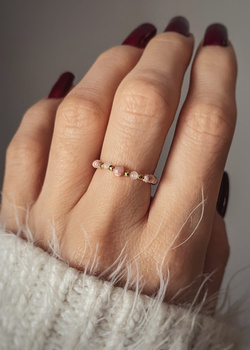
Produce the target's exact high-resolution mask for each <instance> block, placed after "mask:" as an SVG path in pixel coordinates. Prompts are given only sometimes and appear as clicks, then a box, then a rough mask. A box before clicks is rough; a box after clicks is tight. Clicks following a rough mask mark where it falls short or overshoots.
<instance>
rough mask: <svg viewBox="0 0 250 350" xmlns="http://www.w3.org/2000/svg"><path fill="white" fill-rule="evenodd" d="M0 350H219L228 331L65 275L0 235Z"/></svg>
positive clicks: (72, 273)
mask: <svg viewBox="0 0 250 350" xmlns="http://www.w3.org/2000/svg"><path fill="white" fill-rule="evenodd" d="M0 266H1V274H0V342H1V345H0V348H1V349H2V350H11V349H22V350H23V349H25V350H29V349H32V350H36V349H37V350H38V349H39V350H41V349H65V350H66V349H67V350H69V349H70V350H71V349H79V350H80V349H88V350H92V349H94V350H99V349H109V350H113V349H114V350H119V349H127V350H132V349H133V350H136V349H143V350H156V349H157V350H163V349H170V350H177V349H178V350H182V349H183V350H184V349H185V350H188V349H194V350H201V349H202V350H206V349H209V350H215V349H220V350H223V349H224V350H226V349H234V348H236V339H237V336H236V331H235V329H234V328H233V327H232V326H230V325H228V324H226V323H225V322H223V321H219V320H217V319H216V317H210V316H206V315H202V314H200V313H198V312H197V311H195V310H192V309H191V308H190V309H187V308H182V307H179V306H174V305H168V304H167V303H164V302H163V303H162V302H161V303H160V302H159V301H156V300H154V299H153V298H150V297H148V296H145V295H141V294H139V293H138V292H134V291H129V290H126V289H123V288H120V287H115V286H114V285H113V284H112V283H111V282H107V281H103V280H101V279H98V278H97V277H94V276H88V275H87V274H86V273H83V272H80V271H78V270H76V269H74V268H71V267H69V266H68V265H67V264H65V263H64V262H63V261H60V260H59V259H57V258H56V257H53V256H51V255H50V254H48V253H47V252H45V251H43V250H42V249H41V248H39V247H36V246H35V245H33V244H32V243H31V242H28V241H26V240H23V239H22V238H19V237H17V236H16V235H14V234H10V233H7V232H5V231H4V230H3V229H0Z"/></svg>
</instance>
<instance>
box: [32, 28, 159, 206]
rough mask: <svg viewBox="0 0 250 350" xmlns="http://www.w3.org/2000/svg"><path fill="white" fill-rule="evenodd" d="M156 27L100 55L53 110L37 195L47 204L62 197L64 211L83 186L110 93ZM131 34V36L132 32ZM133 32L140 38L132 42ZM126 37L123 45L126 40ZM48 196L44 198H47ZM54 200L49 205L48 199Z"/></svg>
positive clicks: (96, 152) (96, 149) (96, 151)
mask: <svg viewBox="0 0 250 350" xmlns="http://www.w3.org/2000/svg"><path fill="white" fill-rule="evenodd" d="M155 32H156V29H155V27H154V26H153V25H150V24H145V25H142V26H140V27H139V29H136V30H135V32H133V33H132V36H133V40H132V41H133V42H132V43H131V44H133V45H136V46H137V47H132V46H127V45H126V46H125V45H123V46H118V47H114V48H111V49H109V50H108V51H106V52H104V53H103V54H101V55H100V56H99V58H98V59H97V60H96V62H95V63H94V64H93V66H92V67H91V69H90V70H89V72H88V73H87V74H86V75H85V77H84V78H83V79H82V81H81V82H80V83H79V84H78V85H77V86H76V87H75V88H74V89H73V90H72V91H71V92H70V94H69V95H68V96H67V98H65V100H64V101H63V103H62V104H61V105H60V108H59V109H58V113H57V116H56V122H55V129H54V135H53V140H52V145H51V151H50V157H49V163H48V170H47V173H46V178H45V184H44V187H43V190H42V193H41V196H40V198H39V202H40V206H43V198H45V199H46V202H47V203H49V202H50V203H51V204H52V203H55V201H61V194H62V193H64V198H65V200H64V202H63V205H61V210H62V211H63V212H64V211H69V210H70V209H72V208H73V207H74V205H75V204H76V203H77V202H78V200H79V199H80V198H81V196H82V195H83V194H84V193H85V191H86V190H87V188H88V185H89V182H90V180H91V178H92V176H93V172H94V169H93V168H92V166H91V164H92V162H93V160H94V159H95V158H97V157H99V155H100V151H101V146H102V142H103V138H104V134H105V130H106V126H107V123H108V119H109V114H110V110H111V106H112V102H113V98H114V95H115V92H116V89H117V87H118V85H119V84H120V82H121V80H122V79H123V78H124V77H125V76H126V74H128V72H129V71H130V70H131V69H132V68H133V67H134V66H135V64H136V63H137V61H138V60H139V58H140V56H141V54H142V50H141V49H138V47H142V46H143V45H146V43H147V41H148V40H149V39H150V35H151V36H153V35H154V34H155ZM135 33H136V35H135ZM135 37H136V38H137V40H139V39H140V40H139V42H135V41H134V40H135ZM130 41H131V40H130V39H129V38H128V39H127V40H126V41H125V44H128V43H130ZM48 198H49V200H48ZM52 205H53V204H52Z"/></svg>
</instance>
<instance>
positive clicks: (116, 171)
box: [113, 165, 124, 176]
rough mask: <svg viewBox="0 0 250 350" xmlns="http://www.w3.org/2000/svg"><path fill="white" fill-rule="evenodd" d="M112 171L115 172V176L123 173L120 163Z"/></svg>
mask: <svg viewBox="0 0 250 350" xmlns="http://www.w3.org/2000/svg"><path fill="white" fill-rule="evenodd" d="M113 171H114V173H115V176H123V175H124V167H123V166H122V165H117V166H116V167H115V168H114V170H113Z"/></svg>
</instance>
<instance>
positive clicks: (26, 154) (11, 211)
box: [1, 72, 74, 230]
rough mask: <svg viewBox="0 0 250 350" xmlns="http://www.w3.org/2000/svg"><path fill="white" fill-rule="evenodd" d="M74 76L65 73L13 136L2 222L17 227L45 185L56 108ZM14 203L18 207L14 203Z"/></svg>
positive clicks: (26, 116) (3, 198) (3, 196)
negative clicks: (18, 221)
mask: <svg viewBox="0 0 250 350" xmlns="http://www.w3.org/2000/svg"><path fill="white" fill-rule="evenodd" d="M73 80H74V75H73V74H72V73H69V72H66V73H64V74H62V75H61V76H60V77H59V79H58V80H57V82H56V83H55V85H54V86H53V88H52V90H51V92H50V94H49V98H47V99H43V100H41V101H39V102H38V103H36V104H35V105H34V106H32V107H31V108H30V109H29V110H28V111H27V112H26V113H25V115H24V117H23V118H22V122H21V124H20V126H19V128H18V130H17V132H16V133H15V135H14V137H13V138H12V140H11V142H10V144H9V146H8V149H7V153H6V168H5V177H4V183H3V191H2V205H1V221H3V222H5V224H6V225H7V227H8V228H13V230H14V229H15V226H16V217H18V218H19V220H20V221H21V222H22V221H23V219H22V218H23V217H24V216H25V210H26V209H27V208H28V207H30V206H31V205H32V204H33V203H34V202H35V201H36V199H37V197H38V195H39V193H40V190H41V187H42V185H43V180H44V175H45V171H46V167H47V162H48V154H49V149H50V143H51V138H52V133H53V127H54V120H55V115H56V110H57V108H58V106H59V104H60V103H61V101H62V98H63V97H64V96H65V95H66V94H67V92H68V91H69V90H70V88H71V86H72V82H73ZM13 205H14V206H13Z"/></svg>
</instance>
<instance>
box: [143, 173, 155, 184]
mask: <svg viewBox="0 0 250 350" xmlns="http://www.w3.org/2000/svg"><path fill="white" fill-rule="evenodd" d="M143 181H144V182H146V183H151V184H153V185H155V184H157V178H156V177H155V176H154V175H152V174H150V175H149V174H146V175H144V179H143Z"/></svg>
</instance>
